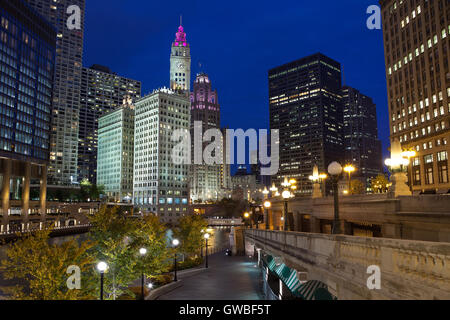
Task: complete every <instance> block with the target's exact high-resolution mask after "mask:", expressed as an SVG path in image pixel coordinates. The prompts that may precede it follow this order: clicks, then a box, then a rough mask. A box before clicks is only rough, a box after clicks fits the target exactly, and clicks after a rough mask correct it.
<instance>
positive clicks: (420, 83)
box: [380, 0, 450, 193]
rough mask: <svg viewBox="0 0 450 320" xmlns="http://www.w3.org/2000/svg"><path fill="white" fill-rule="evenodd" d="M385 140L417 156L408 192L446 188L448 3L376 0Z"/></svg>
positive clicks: (449, 85) (449, 83)
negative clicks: (385, 114)
mask: <svg viewBox="0 0 450 320" xmlns="http://www.w3.org/2000/svg"><path fill="white" fill-rule="evenodd" d="M380 4H381V8H382V18H383V36H384V49H385V62H386V79H387V91H388V102H389V118H390V132H391V141H393V140H394V139H398V140H399V141H400V143H401V144H402V148H403V149H404V150H410V149H413V150H415V151H416V152H417V156H416V157H414V158H412V159H411V162H410V165H409V170H408V171H409V172H408V176H409V180H410V181H411V182H412V185H413V190H414V192H416V193H418V192H422V191H426V192H447V191H448V190H449V189H450V182H449V174H448V154H449V152H450V145H449V140H450V129H449V128H450V123H449V112H450V69H449V64H450V53H449V52H450V20H449V19H450V3H449V1H428V0H414V1H394V0H382V1H380Z"/></svg>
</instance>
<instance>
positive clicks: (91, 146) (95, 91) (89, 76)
mask: <svg viewBox="0 0 450 320" xmlns="http://www.w3.org/2000/svg"><path fill="white" fill-rule="evenodd" d="M125 96H130V97H131V99H132V100H133V101H136V100H137V99H138V98H139V97H140V96H141V83H140V82H139V81H136V80H131V79H127V78H124V77H121V76H118V75H117V74H115V73H112V72H111V70H109V68H107V67H103V66H99V65H93V66H92V67H90V68H83V73H82V76H81V103H80V129H79V134H78V181H79V182H81V181H82V180H83V179H88V180H89V181H90V182H91V183H95V181H96V180H97V140H98V137H97V136H98V119H99V117H100V116H102V115H103V114H105V113H106V112H108V111H111V110H115V109H117V108H119V107H120V106H121V105H122V101H123V99H124V97H125Z"/></svg>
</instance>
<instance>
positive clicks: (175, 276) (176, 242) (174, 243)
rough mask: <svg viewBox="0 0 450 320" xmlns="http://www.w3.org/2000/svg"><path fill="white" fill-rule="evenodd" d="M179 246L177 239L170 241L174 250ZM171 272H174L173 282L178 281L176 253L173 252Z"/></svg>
mask: <svg viewBox="0 0 450 320" xmlns="http://www.w3.org/2000/svg"><path fill="white" fill-rule="evenodd" d="M179 244H180V240H178V239H173V240H172V246H173V247H174V248H176V247H178V245H179ZM173 272H174V275H173V281H178V278H177V252H176V251H175V252H174V255H173Z"/></svg>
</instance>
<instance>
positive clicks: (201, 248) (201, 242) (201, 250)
mask: <svg viewBox="0 0 450 320" xmlns="http://www.w3.org/2000/svg"><path fill="white" fill-rule="evenodd" d="M200 232H201V233H202V234H203V233H205V230H204V229H202V230H201V231H200ZM200 257H201V258H203V241H200Z"/></svg>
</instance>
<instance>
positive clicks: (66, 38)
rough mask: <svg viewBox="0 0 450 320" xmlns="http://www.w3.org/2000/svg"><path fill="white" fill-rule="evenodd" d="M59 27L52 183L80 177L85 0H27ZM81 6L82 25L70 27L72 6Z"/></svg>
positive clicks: (72, 181)
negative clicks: (79, 148)
mask: <svg viewBox="0 0 450 320" xmlns="http://www.w3.org/2000/svg"><path fill="white" fill-rule="evenodd" d="M27 2H28V3H29V4H30V6H31V7H32V8H33V9H35V10H36V11H37V12H38V13H39V14H41V15H42V16H43V17H44V18H45V19H47V20H48V21H49V22H50V23H51V24H52V25H53V26H54V27H55V28H56V30H57V38H56V39H57V42H56V63H55V82H54V88H53V112H52V130H51V139H50V165H49V168H48V175H49V183H51V184H58V185H70V184H71V183H74V182H76V181H77V163H78V127H79V118H80V84H81V68H82V58H83V34H84V8H85V0H57V1H56V0H27ZM73 6H77V8H79V9H80V26H79V27H80V28H79V29H72V30H71V29H69V28H68V27H67V22H68V20H69V18H70V17H71V14H68V13H67V9H69V7H72V8H74V7H73Z"/></svg>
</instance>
